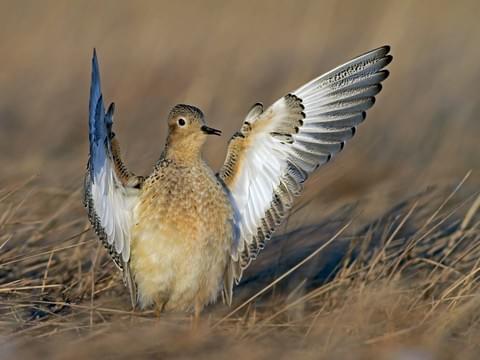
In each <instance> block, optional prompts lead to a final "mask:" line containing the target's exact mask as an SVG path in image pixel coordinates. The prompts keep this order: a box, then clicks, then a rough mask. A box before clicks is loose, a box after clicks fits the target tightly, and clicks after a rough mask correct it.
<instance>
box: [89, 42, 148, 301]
mask: <svg viewBox="0 0 480 360" xmlns="http://www.w3.org/2000/svg"><path fill="white" fill-rule="evenodd" d="M113 113H114V104H111V105H110V107H109V108H108V110H107V111H106V112H105V107H104V103H103V99H102V93H101V87H100V73H99V68H98V61H97V56H96V53H95V51H94V53H93V59H92V82H91V86H90V103H89V122H88V125H89V140H90V155H89V159H88V165H87V173H86V175H85V196H84V204H85V207H86V208H87V211H88V217H89V219H90V222H91V223H92V226H93V228H94V230H95V232H96V233H97V235H98V237H99V238H100V240H101V241H102V242H103V244H104V245H105V247H106V248H107V249H108V250H109V252H110V255H111V256H112V258H113V260H114V261H115V263H116V264H117V265H118V266H119V267H120V268H121V269H122V270H123V272H124V280H125V283H126V285H127V286H128V288H129V290H130V295H131V298H132V304H133V303H134V302H135V301H136V300H135V298H136V295H135V286H134V282H133V281H132V278H131V276H130V269H129V259H130V227H131V225H132V210H133V206H134V205H135V203H136V201H137V196H138V191H139V188H140V186H141V183H142V180H143V178H141V177H137V176H135V175H133V174H132V173H130V172H129V171H128V170H127V169H126V167H125V165H124V164H123V162H122V160H121V158H120V149H119V145H118V142H117V140H116V138H115V134H114V133H113V132H112V123H113Z"/></svg>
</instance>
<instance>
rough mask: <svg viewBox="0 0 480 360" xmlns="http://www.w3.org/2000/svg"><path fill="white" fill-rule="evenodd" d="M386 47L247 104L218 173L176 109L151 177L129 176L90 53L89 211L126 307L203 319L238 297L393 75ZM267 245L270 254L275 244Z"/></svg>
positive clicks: (201, 121)
mask: <svg viewBox="0 0 480 360" xmlns="http://www.w3.org/2000/svg"><path fill="white" fill-rule="evenodd" d="M389 52H390V47H389V46H382V47H379V48H377V49H374V50H371V51H369V52H366V53H364V54H362V55H360V56H358V57H356V58H354V59H352V60H350V61H348V62H346V63H344V64H343V65H340V66H338V67H336V68H334V69H333V70H331V71H329V72H327V73H325V74H323V75H321V76H319V77H317V78H315V79H313V80H311V81H310V82H307V83H306V84H304V85H302V86H300V87H299V88H297V89H296V90H294V91H292V92H290V93H288V94H287V95H285V96H283V97H281V98H280V99H278V100H277V101H276V102H274V103H273V104H272V105H271V106H269V107H267V108H264V106H263V105H262V104H261V103H256V104H254V105H253V106H252V107H251V109H250V110H249V111H248V113H247V115H246V117H245V118H244V121H243V124H242V125H241V128H240V130H239V131H237V132H236V133H234V134H233V136H232V137H231V139H230V141H229V143H228V147H227V154H226V158H225V162H224V164H223V166H222V167H221V168H220V170H219V171H218V172H216V173H215V172H214V171H213V170H212V169H211V168H210V167H209V166H208V165H207V163H206V162H205V160H204V159H203V158H202V149H203V147H204V144H205V143H206V140H207V137H208V136H211V135H213V136H215V135H216V136H219V135H221V131H220V130H217V129H214V128H212V127H209V126H208V125H207V123H206V120H205V115H204V113H203V112H202V111H201V110H200V109H199V108H198V107H196V106H193V105H187V104H178V105H175V106H174V107H173V108H172V109H171V110H170V112H169V114H168V116H167V126H168V135H167V139H166V142H165V147H164V149H163V151H162V153H161V155H160V157H159V159H158V161H157V162H156V163H155V165H154V167H153V171H152V172H151V174H150V175H148V176H140V175H136V174H134V173H132V172H131V171H130V170H128V168H127V167H126V165H125V163H124V162H123V160H122V157H121V153H120V146H119V142H118V139H117V137H116V135H115V133H114V131H113V129H112V125H113V119H114V113H115V104H114V103H111V104H110V106H109V107H108V108H107V109H106V108H105V105H104V101H103V95H102V91H101V82H100V70H99V63H98V58H97V54H96V51H95V49H94V51H93V58H92V73H91V86H90V101H89V114H88V116H89V120H88V124H89V157H88V162H87V170H86V174H85V180H84V205H85V207H86V209H87V214H88V218H89V220H90V222H91V224H92V228H93V229H94V231H95V232H96V234H97V235H98V237H99V239H100V240H101V241H102V242H103V244H104V246H105V247H106V249H107V250H108V251H109V254H110V255H111V257H112V259H113V261H114V263H115V264H116V265H117V266H118V268H119V269H120V270H121V271H122V274H123V280H124V283H125V286H126V287H127V288H128V291H129V294H130V301H131V305H132V307H133V309H135V308H136V307H137V306H139V307H140V308H142V309H145V308H150V307H153V308H154V309H155V310H156V311H157V312H158V313H159V314H160V313H162V312H169V311H173V312H187V313H192V314H193V315H194V316H195V318H198V317H199V316H200V314H201V312H202V310H203V309H204V307H205V306H207V305H209V304H211V303H214V302H215V301H217V300H218V299H219V298H220V297H221V298H222V299H223V301H224V303H226V304H227V305H231V304H232V298H233V288H234V286H235V285H238V283H239V282H240V280H241V278H242V274H243V272H244V271H245V269H246V268H247V267H248V266H249V264H250V263H251V262H252V261H253V260H255V259H256V258H257V256H258V255H259V253H260V252H261V250H262V249H263V248H264V247H265V246H266V244H267V243H268V241H269V240H270V239H271V238H272V236H273V234H274V232H275V230H276V229H277V228H278V227H279V226H280V225H281V224H282V222H283V221H284V220H285V218H286V217H287V216H288V214H289V211H290V210H291V209H292V206H293V205H294V202H295V199H296V198H297V197H298V196H299V195H300V193H301V192H302V189H303V187H304V183H305V181H306V180H307V178H309V177H310V176H311V175H312V173H314V172H315V170H316V169H317V168H319V167H320V166H322V165H324V164H326V163H328V162H329V161H330V160H331V159H332V158H333V157H334V156H335V155H336V154H338V153H339V152H340V151H341V150H343V148H344V145H345V142H346V141H347V140H349V139H350V138H352V137H353V136H354V135H355V133H356V129H357V127H358V126H359V125H360V124H361V123H362V122H363V121H364V120H365V117H366V111H367V110H368V109H369V108H371V107H372V106H373V104H374V103H375V96H377V94H378V93H379V92H380V91H381V89H382V84H381V83H382V82H383V81H384V80H385V79H386V78H387V77H388V75H389V71H388V70H386V69H385V68H386V66H387V65H388V64H389V63H390V62H391V61H392V56H391V55H390V54H389ZM272 246H273V245H272Z"/></svg>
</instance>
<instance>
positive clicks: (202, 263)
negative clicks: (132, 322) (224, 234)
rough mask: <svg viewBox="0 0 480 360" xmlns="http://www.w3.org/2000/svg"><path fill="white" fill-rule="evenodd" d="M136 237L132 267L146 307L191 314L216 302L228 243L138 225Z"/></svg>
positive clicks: (199, 233)
mask: <svg viewBox="0 0 480 360" xmlns="http://www.w3.org/2000/svg"><path fill="white" fill-rule="evenodd" d="M133 235H134V236H133V239H132V256H131V266H132V271H133V274H134V277H135V281H136V283H137V290H138V296H139V302H140V305H141V306H142V307H146V306H149V305H151V304H152V303H155V304H156V305H157V306H158V307H159V308H161V309H163V310H167V311H168V310H173V311H188V310H191V309H192V308H193V306H194V305H195V303H196V302H197V304H198V305H200V306H201V307H203V306H204V305H206V304H208V303H210V302H212V301H214V300H215V299H216V297H217V295H218V293H219V291H220V289H221V285H222V279H223V275H224V271H225V266H226V261H227V252H226V251H225V246H223V244H222V242H224V241H225V240H224V239H219V238H216V236H215V235H214V234H209V233H208V232H207V233H205V231H204V230H202V231H198V229H191V228H190V229H184V230H183V231H182V230H180V229H178V228H177V227H176V226H172V225H168V224H161V223H160V224H152V223H149V224H146V225H144V226H142V225H136V226H135V229H134V232H133Z"/></svg>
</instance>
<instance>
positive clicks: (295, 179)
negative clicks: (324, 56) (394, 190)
mask: <svg viewBox="0 0 480 360" xmlns="http://www.w3.org/2000/svg"><path fill="white" fill-rule="evenodd" d="M389 51H390V48H389V47H388V46H384V47H381V48H378V49H375V50H372V51H370V52H368V53H365V54H364V55H361V56H359V57H357V58H355V59H353V60H351V61H349V62H347V63H345V64H343V65H341V66H339V67H337V68H335V69H333V70H331V71H329V72H327V73H326V74H324V75H321V76H320V77H318V78H316V79H314V80H312V81H310V82H309V83H307V84H305V85H303V86H301V87H300V88H298V89H297V90H295V91H294V92H292V93H290V94H288V95H286V96H284V97H283V98H281V99H279V100H277V101H276V102H275V103H274V104H273V105H272V106H270V107H269V108H268V109H266V110H265V111H263V106H262V105H261V104H255V105H254V106H253V108H252V109H251V110H250V111H249V113H248V115H247V117H246V119H245V122H244V124H243V126H242V129H241V130H240V131H239V132H237V133H236V134H235V135H234V136H233V137H232V139H231V140H230V143H229V147H228V153H227V158H226V160H225V163H224V165H223V167H222V169H221V170H220V172H219V177H220V178H221V179H222V180H223V182H224V183H225V185H226V186H227V187H228V189H229V191H230V192H231V194H232V197H233V199H234V201H235V204H236V206H237V208H238V211H239V217H240V219H239V224H238V226H239V231H240V240H239V242H238V249H237V251H236V252H235V251H234V252H232V254H233V255H232V260H231V264H230V267H229V268H228V269H227V272H226V275H225V293H226V294H227V300H228V298H229V296H228V294H230V301H231V286H232V284H233V279H234V280H235V281H236V282H237V283H238V281H239V280H240V278H241V275H242V272H243V270H244V269H245V268H246V267H247V266H248V265H249V264H250V262H251V261H252V260H253V259H255V258H256V256H257V255H258V253H259V251H260V250H261V249H263V248H264V246H265V242H266V241H268V240H269V239H270V238H271V237H272V234H273V232H274V231H275V229H276V228H277V227H278V225H279V224H281V222H282V220H283V219H284V218H285V217H286V216H287V214H288V212H289V210H290V208H291V207H292V206H293V202H294V199H295V197H296V196H297V195H299V194H300V192H301V191H302V189H303V183H304V182H305V180H306V179H307V178H308V177H309V175H310V174H311V173H312V172H313V171H315V170H316V169H317V168H318V167H319V166H321V165H323V164H325V163H327V162H328V161H330V159H331V158H332V157H333V156H334V155H335V154H337V153H338V152H339V151H341V150H342V149H343V147H344V145H345V142H346V141H347V140H349V139H350V138H351V137H352V136H354V134H355V131H356V127H357V126H358V125H359V124H360V123H362V122H363V120H365V116H366V110H368V109H369V108H371V107H372V106H373V104H374V103H375V96H376V95H377V94H378V93H379V92H380V91H381V89H382V86H381V82H382V81H383V80H385V79H386V78H387V76H388V71H387V70H383V68H384V67H385V66H387V65H388V64H389V63H390V62H391V60H392V57H391V56H390V55H388V53H389ZM232 278H233V279H232ZM229 286H230V288H228V287H229Z"/></svg>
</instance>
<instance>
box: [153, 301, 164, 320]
mask: <svg viewBox="0 0 480 360" xmlns="http://www.w3.org/2000/svg"><path fill="white" fill-rule="evenodd" d="M165 305H167V301H166V300H165V299H164V298H162V297H158V298H157V301H155V311H154V312H155V316H156V317H160V314H161V313H162V312H163V310H165Z"/></svg>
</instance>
